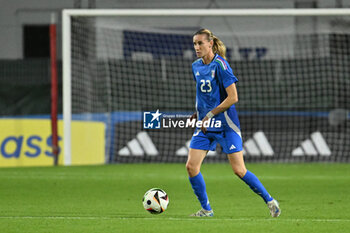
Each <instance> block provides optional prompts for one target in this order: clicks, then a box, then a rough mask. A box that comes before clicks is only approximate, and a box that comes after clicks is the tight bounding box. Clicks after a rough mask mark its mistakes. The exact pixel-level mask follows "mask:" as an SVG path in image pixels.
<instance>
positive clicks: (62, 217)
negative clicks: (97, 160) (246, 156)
mask: <svg viewBox="0 0 350 233" xmlns="http://www.w3.org/2000/svg"><path fill="white" fill-rule="evenodd" d="M0 219H59V220H60V219H69V220H156V221H159V220H160V219H161V220H162V221H163V220H170V221H198V220H204V221H259V222H265V221H282V222H350V219H318V218H316V219H303V218H302V219H301V218H278V219H276V218H266V219H253V218H215V217H214V218H191V217H188V218H173V217H169V218H157V217H154V218H149V217H146V218H143V217H139V218H137V217H103V216H101V217H100V216H0Z"/></svg>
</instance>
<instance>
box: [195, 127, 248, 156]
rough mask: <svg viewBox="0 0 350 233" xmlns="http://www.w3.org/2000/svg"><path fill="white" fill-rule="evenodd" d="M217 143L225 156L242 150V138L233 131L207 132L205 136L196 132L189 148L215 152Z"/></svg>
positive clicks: (198, 131) (200, 132)
mask: <svg viewBox="0 0 350 233" xmlns="http://www.w3.org/2000/svg"><path fill="white" fill-rule="evenodd" d="M217 143H219V144H220V145H221V146H222V150H223V152H224V153H226V154H231V153H235V152H238V151H241V150H242V138H241V136H240V135H238V134H237V133H236V132H235V131H233V130H226V131H222V132H207V133H206V134H204V133H203V132H202V131H201V130H196V131H195V133H194V134H193V136H192V139H191V144H190V148H192V149H198V150H212V151H215V150H216V144H217Z"/></svg>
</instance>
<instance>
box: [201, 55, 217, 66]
mask: <svg viewBox="0 0 350 233" xmlns="http://www.w3.org/2000/svg"><path fill="white" fill-rule="evenodd" d="M218 56H219V55H218V54H217V53H215V56H214V58H213V60H211V62H209V64H204V62H203V58H201V62H202V64H203V65H206V66H208V65H210V64H211V63H212V62H213V61H215V59H216V58H217V57H218Z"/></svg>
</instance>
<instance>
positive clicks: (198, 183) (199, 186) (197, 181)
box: [189, 172, 211, 210]
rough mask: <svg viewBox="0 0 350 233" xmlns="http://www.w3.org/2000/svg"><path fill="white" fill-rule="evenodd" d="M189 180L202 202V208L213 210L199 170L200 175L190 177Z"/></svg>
mask: <svg viewBox="0 0 350 233" xmlns="http://www.w3.org/2000/svg"><path fill="white" fill-rule="evenodd" d="M189 180H190V182H191V185H192V188H193V191H194V193H195V194H196V196H197V198H198V200H199V202H200V203H201V206H202V208H203V209H205V210H211V206H210V204H209V199H208V195H207V191H206V189H205V182H204V179H203V176H202V174H201V173H200V172H199V174H198V175H196V176H194V177H190V178H189Z"/></svg>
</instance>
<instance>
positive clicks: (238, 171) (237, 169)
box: [233, 167, 247, 178]
mask: <svg viewBox="0 0 350 233" xmlns="http://www.w3.org/2000/svg"><path fill="white" fill-rule="evenodd" d="M233 172H234V173H235V174H236V176H238V177H239V178H243V176H244V175H245V174H246V172H247V169H245V168H242V167H235V168H233Z"/></svg>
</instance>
